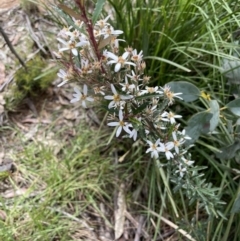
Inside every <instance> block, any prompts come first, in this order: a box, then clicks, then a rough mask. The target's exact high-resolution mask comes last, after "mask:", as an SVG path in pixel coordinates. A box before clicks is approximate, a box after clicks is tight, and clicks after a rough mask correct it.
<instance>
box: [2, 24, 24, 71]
mask: <svg viewBox="0 0 240 241" xmlns="http://www.w3.org/2000/svg"><path fill="white" fill-rule="evenodd" d="M0 32H1V34H2V36H3V38H4V40H5V42H6V43H7V45H8V47H9V49H10V50H11V52H12V53H13V54H14V55H15V56H16V57H17V59H18V60H19V62H20V63H21V65H22V66H23V67H24V68H25V70H26V71H27V66H26V65H25V63H24V61H23V60H22V59H21V58H20V56H19V55H18V53H17V52H16V51H15V49H14V48H13V46H12V43H11V41H10V40H9V38H8V36H7V34H6V33H5V32H4V30H3V29H2V27H1V26H0Z"/></svg>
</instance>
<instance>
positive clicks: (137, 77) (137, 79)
mask: <svg viewBox="0 0 240 241" xmlns="http://www.w3.org/2000/svg"><path fill="white" fill-rule="evenodd" d="M127 76H128V77H129V78H130V79H131V80H132V81H135V82H138V81H140V80H142V79H140V75H136V74H135V72H134V71H133V70H132V75H130V74H127Z"/></svg>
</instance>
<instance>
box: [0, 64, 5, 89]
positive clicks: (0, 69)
mask: <svg viewBox="0 0 240 241" xmlns="http://www.w3.org/2000/svg"><path fill="white" fill-rule="evenodd" d="M4 81H5V65H4V64H3V63H1V62H0V85H1V84H3V83H4Z"/></svg>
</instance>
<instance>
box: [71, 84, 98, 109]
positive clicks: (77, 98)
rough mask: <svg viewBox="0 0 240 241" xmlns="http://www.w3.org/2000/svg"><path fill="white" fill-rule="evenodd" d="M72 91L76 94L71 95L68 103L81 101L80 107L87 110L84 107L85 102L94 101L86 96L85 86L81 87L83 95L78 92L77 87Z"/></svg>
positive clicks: (86, 89)
mask: <svg viewBox="0 0 240 241" xmlns="http://www.w3.org/2000/svg"><path fill="white" fill-rule="evenodd" d="M74 91H75V92H76V94H73V97H74V98H73V99H72V100H71V101H70V102H71V103H74V102H77V101H80V100H81V101H82V106H83V107H84V108H87V106H86V100H87V101H94V99H93V98H92V97H88V96H87V92H88V88H87V86H86V85H84V86H83V93H81V92H80V90H79V89H78V88H77V87H74Z"/></svg>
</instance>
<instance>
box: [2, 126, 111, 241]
mask: <svg viewBox="0 0 240 241" xmlns="http://www.w3.org/2000/svg"><path fill="white" fill-rule="evenodd" d="M65 131H66V132H64V131H63V132H61V135H62V136H60V135H59V136H58V138H59V139H60V138H62V137H63V136H64V133H67V130H65ZM65 135H66V134H65ZM18 137H19V140H20V141H21V140H22V138H21V137H20V135H19V136H18ZM55 138H56V136H55ZM58 138H57V139H58ZM103 138H104V136H102V135H101V136H100V135H99V136H98V137H97V136H96V132H95V131H91V130H89V128H86V126H83V125H82V126H81V127H79V128H77V137H76V138H74V139H73V140H72V141H71V143H69V144H67V142H66V143H63V144H64V149H61V152H60V153H59V154H58V155H56V154H54V151H53V150H52V149H51V148H49V147H48V146H46V145H45V146H44V145H42V144H41V143H38V142H32V143H29V144H28V145H27V146H26V144H24V143H22V145H19V147H21V151H20V152H17V151H14V152H13V154H12V158H13V159H14V161H15V163H16V166H17V170H18V171H17V173H16V174H14V176H13V177H12V178H10V180H8V183H9V185H10V186H11V189H12V190H15V191H16V192H19V191H18V190H21V191H22V195H20V196H17V195H16V196H14V195H13V197H12V198H4V197H1V201H0V202H1V210H2V211H4V212H5V215H6V219H5V221H3V220H1V221H0V226H1V229H0V240H6V241H8V240H9V241H10V240H31V241H33V240H46V241H49V240H66V241H67V240H77V237H79V238H80V237H81V238H83V239H82V240H90V239H87V237H86V235H90V236H89V237H91V232H90V230H87V229H86V227H84V224H85V225H86V223H88V222H87V219H88V217H87V215H88V214H89V212H91V211H92V212H96V214H95V215H97V213H98V210H96V209H95V208H94V207H98V206H99V202H102V203H105V202H107V201H110V200H111V197H110V196H109V195H110V193H109V192H107V190H108V188H110V189H112V188H113V185H112V184H111V180H112V179H113V171H112V166H111V159H110V158H109V157H108V156H105V155H100V151H101V148H102V146H104V142H103V143H102V142H100V139H102V140H103ZM96 145H98V148H96ZM40 147H41V148H40ZM6 181H7V180H5V182H6ZM12 192H13V191H12ZM89 216H90V214H89ZM96 225H98V224H97V223H96ZM89 226H91V227H93V226H94V225H93V224H90V225H89ZM88 232H89V233H88ZM84 233H85V234H84ZM74 237H75V238H74ZM85 238H86V239H85Z"/></svg>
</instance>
